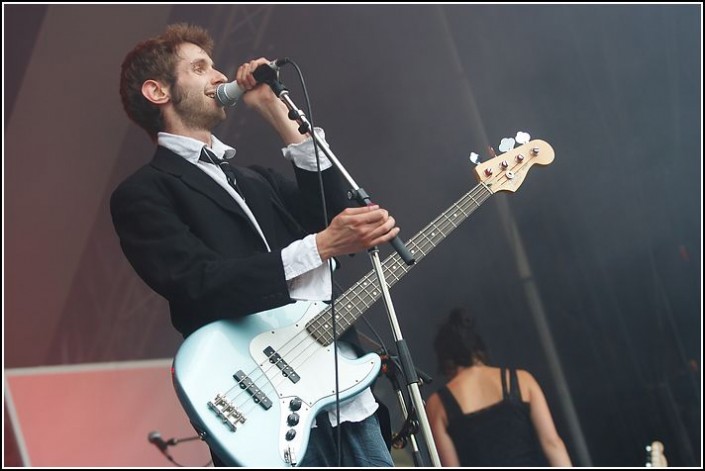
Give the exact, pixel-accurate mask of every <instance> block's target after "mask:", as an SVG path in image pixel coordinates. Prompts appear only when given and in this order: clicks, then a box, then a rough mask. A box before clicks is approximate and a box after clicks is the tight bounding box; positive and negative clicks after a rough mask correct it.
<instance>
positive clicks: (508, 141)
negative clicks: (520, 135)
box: [499, 137, 516, 153]
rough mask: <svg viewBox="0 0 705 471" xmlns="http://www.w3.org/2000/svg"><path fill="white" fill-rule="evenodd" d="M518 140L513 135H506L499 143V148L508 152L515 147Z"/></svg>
mask: <svg viewBox="0 0 705 471" xmlns="http://www.w3.org/2000/svg"><path fill="white" fill-rule="evenodd" d="M515 143H516V141H515V140H514V139H513V138H511V137H505V138H504V139H502V142H500V143H499V150H500V152H502V153H505V152H508V151H510V150H512V149H514V144H515Z"/></svg>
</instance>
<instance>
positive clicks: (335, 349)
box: [282, 57, 343, 468]
mask: <svg viewBox="0 0 705 471" xmlns="http://www.w3.org/2000/svg"><path fill="white" fill-rule="evenodd" d="M286 64H291V65H292V66H293V67H294V69H296V73H297V75H298V77H299V82H300V83H301V89H302V91H303V94H304V101H305V106H306V113H307V116H308V122H309V124H310V126H311V129H310V130H309V132H310V133H311V135H312V136H313V134H314V133H315V129H316V126H315V124H314V121H313V112H312V110H311V100H310V99H309V95H308V89H307V88H306V82H305V81H304V76H303V73H302V72H301V68H299V66H298V64H297V63H296V62H294V61H293V60H291V59H289V58H288V57H286V58H284V59H283V60H282V66H283V65H286ZM311 139H312V140H313V151H314V153H315V155H316V170H317V172H318V186H319V191H320V193H321V206H322V208H323V227H326V228H327V227H328V208H327V204H326V194H325V186H324V184H323V175H322V174H321V158H320V154H319V150H318V143H317V142H316V139H314V138H313V137H311ZM331 164H332V163H331ZM332 258H334V257H332ZM328 271H329V273H330V279H331V290H330V292H331V297H330V310H331V327H332V330H333V359H334V360H333V361H334V370H335V421H336V423H337V426H336V427H335V430H336V434H335V439H336V448H337V452H338V454H337V458H338V467H339V468H340V467H342V452H343V448H342V440H341V432H340V429H341V426H340V425H341V424H340V376H339V371H338V324H337V322H336V315H335V292H334V290H333V288H334V286H335V283H334V281H333V263H331V259H329V260H328ZM324 413H325V414H327V412H324Z"/></svg>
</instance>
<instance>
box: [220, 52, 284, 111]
mask: <svg viewBox="0 0 705 471" xmlns="http://www.w3.org/2000/svg"><path fill="white" fill-rule="evenodd" d="M288 62H289V59H287V58H285V59H276V60H273V61H272V62H270V63H269V64H262V65H260V66H259V67H257V68H256V69H255V71H254V72H252V76H253V77H254V78H255V80H256V81H257V83H267V82H270V81H272V80H277V79H278V78H279V75H278V74H279V68H280V67H281V66H283V65H284V64H286V63H288ZM245 92H246V90H244V89H243V88H242V87H240V85H239V84H238V83H237V80H233V81H232V82H230V83H221V84H220V85H218V87H217V88H216V89H215V99H216V101H217V102H218V103H219V104H220V106H233V105H235V103H237V102H238V101H239V100H240V97H242V95H243V94H244V93H245Z"/></svg>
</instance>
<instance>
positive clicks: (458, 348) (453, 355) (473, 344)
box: [433, 308, 487, 376]
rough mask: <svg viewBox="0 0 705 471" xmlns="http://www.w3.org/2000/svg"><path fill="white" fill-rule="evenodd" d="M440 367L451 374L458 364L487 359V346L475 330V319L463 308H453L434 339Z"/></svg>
mask: <svg viewBox="0 0 705 471" xmlns="http://www.w3.org/2000/svg"><path fill="white" fill-rule="evenodd" d="M433 349H434V350H435V351H436V358H437V359H438V369H439V370H440V371H441V372H442V373H443V374H444V375H446V376H451V375H452V373H453V372H454V371H455V369H456V367H458V366H472V365H474V364H476V363H478V362H482V363H485V362H486V361H487V348H486V347H485V342H483V340H482V337H480V335H479V334H478V333H477V332H476V331H475V321H474V320H472V319H471V318H470V316H469V315H467V314H466V312H465V311H464V310H463V309H460V308H456V309H453V310H452V311H451V313H450V315H449V316H448V319H447V320H446V321H445V322H444V323H443V324H441V326H440V328H439V329H438V332H437V333H436V337H435V339H434V340H433Z"/></svg>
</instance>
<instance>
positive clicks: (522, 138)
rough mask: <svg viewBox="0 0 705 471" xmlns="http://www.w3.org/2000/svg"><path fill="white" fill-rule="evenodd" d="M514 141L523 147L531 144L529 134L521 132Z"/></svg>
mask: <svg viewBox="0 0 705 471" xmlns="http://www.w3.org/2000/svg"><path fill="white" fill-rule="evenodd" d="M514 139H515V140H516V141H517V142H518V143H519V145H522V144H526V143H527V142H529V141H530V140H531V136H530V135H529V133H528V132H524V131H519V132H518V133H517V135H516V137H515V138H514Z"/></svg>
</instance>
